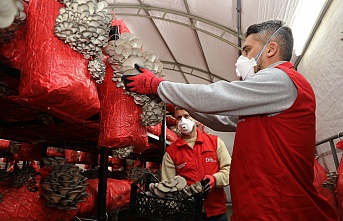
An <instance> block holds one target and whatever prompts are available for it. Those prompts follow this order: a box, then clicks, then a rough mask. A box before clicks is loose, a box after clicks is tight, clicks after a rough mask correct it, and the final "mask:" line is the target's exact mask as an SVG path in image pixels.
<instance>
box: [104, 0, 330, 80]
mask: <svg viewBox="0 0 343 221" xmlns="http://www.w3.org/2000/svg"><path fill="white" fill-rule="evenodd" d="M107 1H108V2H109V4H110V6H111V7H112V8H113V11H114V13H115V15H116V19H117V20H123V21H124V22H125V24H126V25H127V26H128V28H129V29H130V31H131V32H132V33H134V34H136V35H137V36H139V37H140V38H141V39H143V41H144V47H143V48H144V50H152V51H154V52H156V53H158V54H159V55H160V60H161V62H162V63H163V65H164V68H163V74H164V75H165V78H166V79H167V80H170V81H174V82H181V83H193V84H207V83H212V82H216V81H218V80H227V81H232V80H237V77H236V74H235V66H234V64H235V62H236V59H237V58H238V56H239V49H240V41H241V40H242V39H243V38H244V37H243V36H242V34H243V33H244V31H245V30H246V28H247V27H248V26H249V25H251V24H254V23H258V22H262V21H266V20H271V19H280V20H283V21H285V22H286V24H287V25H288V26H290V27H291V28H292V29H293V30H297V32H296V33H300V32H304V33H305V34H306V39H308V37H309V36H310V34H309V33H310V31H311V30H312V28H313V27H315V25H316V23H315V21H316V19H317V18H318V17H320V16H319V15H320V13H324V12H321V9H322V8H323V6H324V5H328V4H329V2H330V1H325V0H318V1H316V2H319V3H320V4H318V5H315V4H313V1H309V0H297V1H280V0H268V1H267V0H264V1H262V0H260V1H256V0H241V1H228V0H225V1H223V0H212V1H199V0H163V1H160V0H107ZM238 9H240V10H238ZM308 11H310V12H312V13H314V17H313V18H312V21H311V17H310V16H308V17H307V19H306V21H304V19H300V17H299V15H300V14H306V12H308ZM240 18H241V19H240ZM239 24H240V25H239ZM304 24H306V25H304ZM298 27H301V29H300V30H299V29H298ZM296 33H295V32H294V35H295V36H294V37H295V44H297V43H299V42H300V41H299V40H298V38H297V35H296ZM304 43H305V42H303V44H304ZM295 58H296V57H295Z"/></svg>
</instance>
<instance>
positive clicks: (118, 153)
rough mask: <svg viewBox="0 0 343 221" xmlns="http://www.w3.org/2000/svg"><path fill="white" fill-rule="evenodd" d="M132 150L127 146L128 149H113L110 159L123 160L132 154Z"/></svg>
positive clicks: (131, 147)
mask: <svg viewBox="0 0 343 221" xmlns="http://www.w3.org/2000/svg"><path fill="white" fill-rule="evenodd" d="M133 148H134V146H128V147H122V148H117V149H114V150H113V151H112V157H117V158H119V159H124V158H126V157H128V156H129V155H130V154H131V153H132V151H133Z"/></svg>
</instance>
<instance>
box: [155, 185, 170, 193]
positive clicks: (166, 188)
mask: <svg viewBox="0 0 343 221" xmlns="http://www.w3.org/2000/svg"><path fill="white" fill-rule="evenodd" d="M157 188H158V189H159V190H160V191H162V192H164V193H168V192H170V190H171V187H167V186H165V185H163V183H159V184H158V186H157Z"/></svg>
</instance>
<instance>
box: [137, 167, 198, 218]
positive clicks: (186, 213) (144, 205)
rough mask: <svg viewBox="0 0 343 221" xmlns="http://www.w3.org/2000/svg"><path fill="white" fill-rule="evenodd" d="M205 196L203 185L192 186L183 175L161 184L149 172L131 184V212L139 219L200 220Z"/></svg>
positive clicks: (195, 184)
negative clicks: (203, 194)
mask: <svg viewBox="0 0 343 221" xmlns="http://www.w3.org/2000/svg"><path fill="white" fill-rule="evenodd" d="M201 195H202V186H201V184H200V183H199V182H196V183H194V184H191V185H189V186H188V185H187V182H186V180H185V178H183V177H182V176H175V177H174V178H172V179H170V180H163V181H159V180H158V179H157V178H156V177H155V176H153V175H152V174H151V173H146V174H144V176H142V177H141V178H139V179H137V180H136V181H135V182H133V183H132V185H131V200H130V201H131V202H130V209H131V211H133V215H134V216H135V217H137V218H149V217H154V218H156V219H157V220H178V221H179V220H199V219H200V215H201V210H202V204H203V199H202V196H201Z"/></svg>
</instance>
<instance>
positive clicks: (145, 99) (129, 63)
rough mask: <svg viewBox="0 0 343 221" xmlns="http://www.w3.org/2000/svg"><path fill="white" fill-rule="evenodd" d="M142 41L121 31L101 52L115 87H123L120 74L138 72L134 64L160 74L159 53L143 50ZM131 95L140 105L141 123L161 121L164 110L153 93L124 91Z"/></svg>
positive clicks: (159, 75)
mask: <svg viewBox="0 0 343 221" xmlns="http://www.w3.org/2000/svg"><path fill="white" fill-rule="evenodd" d="M142 48H143V41H142V40H141V39H140V38H139V37H137V36H136V35H134V34H132V33H122V34H121V35H120V37H119V39H117V40H112V41H110V42H109V43H108V45H107V47H105V48H104V50H103V53H104V54H105V55H107V56H108V59H107V62H108V63H110V64H111V66H112V69H113V70H114V71H113V76H112V80H113V81H114V82H116V83H117V87H122V88H124V89H125V86H124V83H123V81H122V76H123V75H127V76H134V75H137V74H139V73H140V72H139V71H138V70H137V69H136V68H134V65H135V64H139V65H140V66H142V67H144V68H146V69H148V70H150V71H151V72H153V73H154V74H156V75H157V76H158V77H161V76H162V69H163V64H162V62H161V61H160V60H159V55H158V54H157V53H154V52H152V51H144V52H143V49H142ZM126 93H127V94H129V95H131V96H132V97H133V98H134V100H135V103H136V104H138V105H141V106H143V107H142V109H143V110H142V114H141V115H140V119H141V124H142V125H144V126H155V125H157V124H159V123H161V122H162V119H163V116H164V114H165V111H164V110H163V102H162V101H161V99H160V98H158V97H156V96H154V95H149V96H148V95H140V94H137V93H134V92H126Z"/></svg>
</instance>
